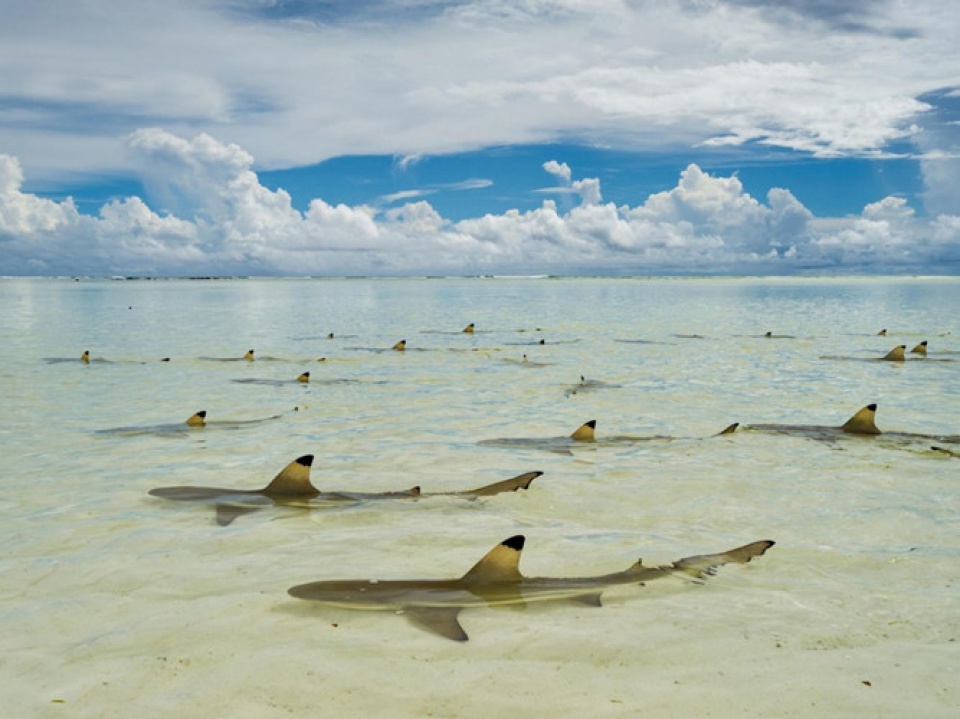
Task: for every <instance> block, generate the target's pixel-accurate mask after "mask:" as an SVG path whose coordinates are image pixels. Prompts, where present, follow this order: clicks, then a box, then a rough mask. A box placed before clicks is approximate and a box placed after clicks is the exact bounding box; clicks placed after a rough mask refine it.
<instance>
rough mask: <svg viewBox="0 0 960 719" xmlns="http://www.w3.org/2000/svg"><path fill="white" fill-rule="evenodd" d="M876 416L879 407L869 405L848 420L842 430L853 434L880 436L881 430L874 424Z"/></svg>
mask: <svg viewBox="0 0 960 719" xmlns="http://www.w3.org/2000/svg"><path fill="white" fill-rule="evenodd" d="M876 416H877V405H876V404H868V405H867V406H866V407H864V408H863V409H861V410H859V411H858V412H857V413H856V414H855V415H853V417H851V418H850V419H848V420H847V421H846V422H845V423H844V424H843V426H841V427H840V429H842V430H843V431H844V432H850V433H851V434H880V430H879V429H878V428H877V425H876V424H875V422H874V420H875V419H876Z"/></svg>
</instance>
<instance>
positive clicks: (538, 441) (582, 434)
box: [478, 419, 739, 454]
mask: <svg viewBox="0 0 960 719" xmlns="http://www.w3.org/2000/svg"><path fill="white" fill-rule="evenodd" d="M738 426H739V423H737V422H734V423H733V424H731V425H729V426H728V427H726V428H724V429H723V430H721V431H720V432H717V433H716V434H714V435H710V436H712V437H719V436H721V435H726V434H733V433H734V431H735V430H736V429H737V427H738ZM596 429H597V420H595V419H591V420H590V421H589V422H584V423H583V424H581V425H580V426H579V427H577V428H576V429H575V430H574V431H573V432H572V433H571V434H568V435H566V436H564V437H500V438H496V439H483V440H480V442H479V443H478V444H480V445H482V446H487V447H509V448H518V449H543V450H546V451H548V452H555V453H557V454H573V453H572V452H571V451H570V450H571V449H572V448H574V447H577V446H583V445H599V446H608V445H614V446H616V445H621V446H623V445H631V444H642V443H644V442H671V441H674V440H678V439H705V438H704V437H671V436H669V435H629V434H623V435H615V436H611V437H599V438H598V437H597V436H596Z"/></svg>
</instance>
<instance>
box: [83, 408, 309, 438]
mask: <svg viewBox="0 0 960 719" xmlns="http://www.w3.org/2000/svg"><path fill="white" fill-rule="evenodd" d="M297 409H298V408H297V407H294V408H293V411H294V412H296V411H297ZM282 417H283V415H282V414H273V415H270V416H269V417H261V418H259V419H238V420H229V419H227V420H208V419H207V412H206V410H200V411H199V412H195V413H194V414H192V415H190V416H189V417H188V418H187V419H186V420H185V421H183V422H175V423H170V424H153V425H144V426H132V427H112V428H110V429H98V430H96V432H95V433H96V434H101V435H111V436H118V437H137V436H142V435H159V436H181V435H185V434H187V433H190V432H197V431H202V430H211V429H225V430H236V429H246V428H248V427H256V426H257V425H261V424H263V423H264V422H272V421H273V420H276V419H280V418H282Z"/></svg>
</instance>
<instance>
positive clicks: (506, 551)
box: [463, 534, 526, 582]
mask: <svg viewBox="0 0 960 719" xmlns="http://www.w3.org/2000/svg"><path fill="white" fill-rule="evenodd" d="M525 541H526V539H525V538H524V536H523V535H522V534H517V535H516V536H513V537H510V538H509V539H505V540H503V541H502V542H500V544H498V545H497V546H496V547H494V548H493V549H491V550H490V551H489V552H487V553H486V554H485V555H483V559H481V560H480V561H479V562H477V563H476V564H474V565H473V567H472V568H471V569H470V571H469V572H467V573H466V574H464V575H463V581H465V582H519V581H520V580H521V579H523V576H522V575H521V574H520V552H522V551H523V543H524V542H525Z"/></svg>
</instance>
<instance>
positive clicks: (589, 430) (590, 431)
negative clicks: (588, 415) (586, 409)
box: [570, 419, 597, 442]
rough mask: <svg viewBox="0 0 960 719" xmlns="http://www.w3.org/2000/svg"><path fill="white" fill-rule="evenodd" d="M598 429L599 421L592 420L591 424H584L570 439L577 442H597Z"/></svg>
mask: <svg viewBox="0 0 960 719" xmlns="http://www.w3.org/2000/svg"><path fill="white" fill-rule="evenodd" d="M596 429H597V420H595V419H591V420H590V421H589V422H584V423H583V424H581V425H580V426H579V427H577V429H576V430H574V432H573V434H571V435H570V439H572V440H574V441H575V442H594V441H596V437H595V430H596Z"/></svg>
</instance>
